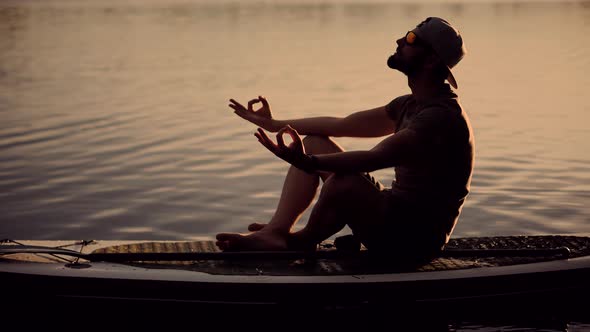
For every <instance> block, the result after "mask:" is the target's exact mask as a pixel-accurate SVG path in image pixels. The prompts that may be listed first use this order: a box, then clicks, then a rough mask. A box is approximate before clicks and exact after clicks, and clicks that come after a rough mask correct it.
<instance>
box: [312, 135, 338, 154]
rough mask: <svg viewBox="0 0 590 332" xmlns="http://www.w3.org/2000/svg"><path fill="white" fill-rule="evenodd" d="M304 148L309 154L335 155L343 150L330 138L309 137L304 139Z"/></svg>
mask: <svg viewBox="0 0 590 332" xmlns="http://www.w3.org/2000/svg"><path fill="white" fill-rule="evenodd" d="M303 146H305V151H306V152H307V153H335V152H342V151H343V149H342V148H341V147H340V146H339V145H338V144H337V143H336V142H335V141H334V140H332V139H331V138H330V137H327V136H318V135H308V136H305V137H304V138H303Z"/></svg>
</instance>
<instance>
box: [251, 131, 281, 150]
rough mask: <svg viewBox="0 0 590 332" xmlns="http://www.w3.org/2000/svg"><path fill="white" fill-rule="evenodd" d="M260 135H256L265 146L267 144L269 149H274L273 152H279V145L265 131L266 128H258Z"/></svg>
mask: <svg viewBox="0 0 590 332" xmlns="http://www.w3.org/2000/svg"><path fill="white" fill-rule="evenodd" d="M257 134H258V136H256V137H257V138H258V139H259V140H260V143H262V144H263V145H264V146H266V148H267V149H269V150H270V151H272V152H273V153H275V154H276V153H277V152H278V146H277V145H276V144H275V142H273V141H272V140H271V139H270V137H268V135H266V133H265V132H264V130H262V129H261V128H258V133H257Z"/></svg>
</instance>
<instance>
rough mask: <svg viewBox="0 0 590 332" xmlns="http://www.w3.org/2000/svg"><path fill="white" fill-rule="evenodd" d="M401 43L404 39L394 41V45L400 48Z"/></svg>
mask: <svg viewBox="0 0 590 332" xmlns="http://www.w3.org/2000/svg"><path fill="white" fill-rule="evenodd" d="M403 42H404V39H403V38H400V39H398V40H396V41H395V43H396V44H397V45H398V46H402V44H403Z"/></svg>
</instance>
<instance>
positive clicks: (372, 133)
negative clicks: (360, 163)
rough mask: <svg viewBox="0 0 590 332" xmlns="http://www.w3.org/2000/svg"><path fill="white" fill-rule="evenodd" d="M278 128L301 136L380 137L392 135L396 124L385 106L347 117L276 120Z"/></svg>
mask: <svg viewBox="0 0 590 332" xmlns="http://www.w3.org/2000/svg"><path fill="white" fill-rule="evenodd" d="M275 125H276V128H282V127H285V126H287V125H289V126H291V127H292V128H294V129H295V130H296V131H297V132H298V133H299V134H301V135H319V136H328V137H380V136H385V135H389V134H392V133H393V132H394V130H395V123H394V122H393V121H392V119H391V118H390V117H389V116H388V115H387V112H386V110H385V106H381V107H377V108H373V109H370V110H366V111H360V112H356V113H353V114H351V115H349V116H347V117H314V118H304V119H292V120H275Z"/></svg>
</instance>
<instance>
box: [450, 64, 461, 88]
mask: <svg viewBox="0 0 590 332" xmlns="http://www.w3.org/2000/svg"><path fill="white" fill-rule="evenodd" d="M447 69H448V70H449V76H447V81H449V83H450V84H451V86H452V87H453V88H455V89H458V88H459V86H458V85H457V80H455V76H453V72H451V68H448V67H447Z"/></svg>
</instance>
